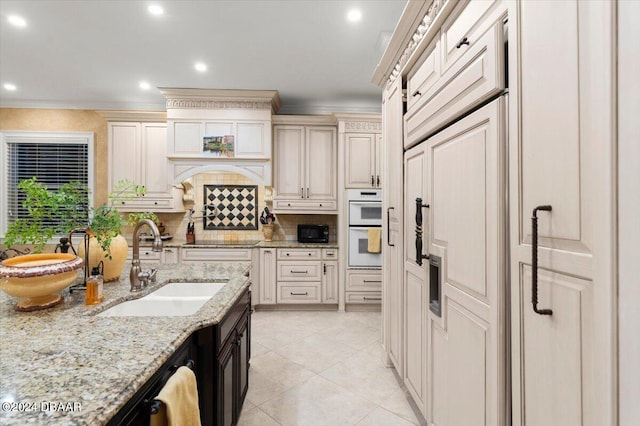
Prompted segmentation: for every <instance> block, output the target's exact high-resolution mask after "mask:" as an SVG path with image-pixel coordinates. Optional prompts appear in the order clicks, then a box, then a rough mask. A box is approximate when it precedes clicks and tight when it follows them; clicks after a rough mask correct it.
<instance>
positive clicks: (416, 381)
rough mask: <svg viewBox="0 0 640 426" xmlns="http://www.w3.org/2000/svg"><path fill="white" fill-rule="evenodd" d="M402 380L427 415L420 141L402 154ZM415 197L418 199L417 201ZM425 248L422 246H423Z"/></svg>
mask: <svg viewBox="0 0 640 426" xmlns="http://www.w3.org/2000/svg"><path fill="white" fill-rule="evenodd" d="M404 173H405V174H404V197H405V198H404V244H405V248H404V280H403V292H402V295H403V312H404V327H403V328H404V330H405V334H404V351H403V352H404V377H403V379H404V383H405V385H406V386H407V389H408V390H409V393H410V394H411V396H412V397H413V399H414V401H415V402H416V404H417V405H418V408H420V412H421V413H422V415H423V416H424V417H425V418H427V400H428V398H427V392H428V388H427V380H428V378H429V377H428V372H427V333H428V332H427V310H428V297H429V288H428V281H427V270H428V269H427V268H428V262H426V261H425V260H426V259H423V256H424V253H426V249H427V248H426V247H424V245H423V241H425V240H427V239H428V238H427V237H428V235H427V234H426V233H425V232H424V231H425V227H424V225H426V221H425V219H426V216H425V214H426V211H425V210H426V208H424V207H423V206H422V205H423V200H426V195H427V190H426V183H427V154H426V143H422V144H420V145H418V146H416V147H414V148H412V149H410V150H409V151H407V152H406V153H405V155H404ZM416 200H420V201H419V202H416ZM423 247H424V248H423Z"/></svg>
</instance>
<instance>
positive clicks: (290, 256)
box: [278, 249, 322, 260]
mask: <svg viewBox="0 0 640 426" xmlns="http://www.w3.org/2000/svg"><path fill="white" fill-rule="evenodd" d="M321 258H322V249H278V260H320V259H321Z"/></svg>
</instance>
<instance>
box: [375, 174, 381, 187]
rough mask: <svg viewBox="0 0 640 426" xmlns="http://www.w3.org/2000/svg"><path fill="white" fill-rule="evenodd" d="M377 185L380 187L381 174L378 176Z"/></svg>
mask: <svg viewBox="0 0 640 426" xmlns="http://www.w3.org/2000/svg"><path fill="white" fill-rule="evenodd" d="M376 186H377V187H378V188H380V175H377V176H376Z"/></svg>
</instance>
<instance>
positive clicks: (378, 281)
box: [362, 280, 382, 283]
mask: <svg viewBox="0 0 640 426" xmlns="http://www.w3.org/2000/svg"><path fill="white" fill-rule="evenodd" d="M362 282H363V283H381V282H382V281H381V280H362Z"/></svg>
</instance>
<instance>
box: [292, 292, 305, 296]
mask: <svg viewBox="0 0 640 426" xmlns="http://www.w3.org/2000/svg"><path fill="white" fill-rule="evenodd" d="M289 294H290V295H292V296H308V295H309V292H307V291H305V292H304V293H291V292H289Z"/></svg>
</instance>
